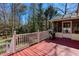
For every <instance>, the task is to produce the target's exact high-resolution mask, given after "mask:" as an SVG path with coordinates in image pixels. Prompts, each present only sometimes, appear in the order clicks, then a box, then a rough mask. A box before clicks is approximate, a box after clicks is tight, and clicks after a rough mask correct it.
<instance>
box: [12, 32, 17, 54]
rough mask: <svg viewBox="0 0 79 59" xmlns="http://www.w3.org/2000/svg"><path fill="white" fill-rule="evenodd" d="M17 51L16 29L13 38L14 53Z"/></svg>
mask: <svg viewBox="0 0 79 59" xmlns="http://www.w3.org/2000/svg"><path fill="white" fill-rule="evenodd" d="M15 51H16V31H14V33H13V38H12V52H13V53H14V52H15Z"/></svg>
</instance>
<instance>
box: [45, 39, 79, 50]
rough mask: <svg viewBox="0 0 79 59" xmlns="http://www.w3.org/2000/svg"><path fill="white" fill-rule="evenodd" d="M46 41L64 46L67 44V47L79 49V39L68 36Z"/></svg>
mask: <svg viewBox="0 0 79 59" xmlns="http://www.w3.org/2000/svg"><path fill="white" fill-rule="evenodd" d="M45 41H46V42H52V43H56V44H60V45H64V46H67V47H72V48H75V49H79V41H76V40H71V39H68V38H55V39H47V40H45Z"/></svg>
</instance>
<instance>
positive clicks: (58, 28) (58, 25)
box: [54, 22, 62, 32]
mask: <svg viewBox="0 0 79 59" xmlns="http://www.w3.org/2000/svg"><path fill="white" fill-rule="evenodd" d="M54 31H55V32H62V22H57V23H55V24H54Z"/></svg>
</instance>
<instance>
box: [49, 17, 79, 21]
mask: <svg viewBox="0 0 79 59" xmlns="http://www.w3.org/2000/svg"><path fill="white" fill-rule="evenodd" d="M75 19H79V16H77V17H70V18H59V19H51V20H48V21H49V22H55V21H67V20H68V21H69V20H75Z"/></svg>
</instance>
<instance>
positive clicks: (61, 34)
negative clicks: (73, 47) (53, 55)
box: [56, 32, 79, 41]
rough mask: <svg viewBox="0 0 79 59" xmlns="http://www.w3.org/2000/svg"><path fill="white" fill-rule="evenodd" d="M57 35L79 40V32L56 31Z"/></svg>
mask: <svg viewBox="0 0 79 59" xmlns="http://www.w3.org/2000/svg"><path fill="white" fill-rule="evenodd" d="M56 37H60V38H70V39H72V40H78V41H79V34H73V33H58V32H56Z"/></svg>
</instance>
